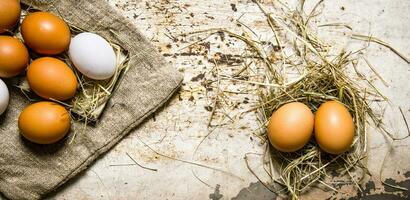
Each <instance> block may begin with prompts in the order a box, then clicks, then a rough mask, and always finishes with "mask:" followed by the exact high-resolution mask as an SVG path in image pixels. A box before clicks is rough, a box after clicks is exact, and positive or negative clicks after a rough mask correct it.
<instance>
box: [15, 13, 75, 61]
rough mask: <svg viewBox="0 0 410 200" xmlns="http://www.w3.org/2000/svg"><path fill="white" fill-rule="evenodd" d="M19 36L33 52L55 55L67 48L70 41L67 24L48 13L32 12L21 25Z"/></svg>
mask: <svg viewBox="0 0 410 200" xmlns="http://www.w3.org/2000/svg"><path fill="white" fill-rule="evenodd" d="M21 34H22V36H23V39H24V41H25V42H26V44H27V45H28V46H29V47H30V48H31V49H33V50H34V51H35V52H37V53H40V54H45V55H55V54H59V53H61V52H63V51H64V50H66V49H67V48H68V45H69V44H70V40H71V34H70V29H69V28H68V26H67V24H66V23H65V22H64V21H63V20H62V19H60V18H59V17H57V16H55V15H54V14H51V13H48V12H34V13H30V14H29V15H27V16H26V17H25V18H24V20H23V22H22V23H21Z"/></svg>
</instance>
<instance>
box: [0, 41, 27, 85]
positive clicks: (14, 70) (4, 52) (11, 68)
mask: <svg viewBox="0 0 410 200" xmlns="http://www.w3.org/2000/svg"><path fill="white" fill-rule="evenodd" d="M28 61H29V55H28V51H27V48H26V46H24V44H23V43H22V42H21V41H20V40H18V39H17V38H14V37H10V36H3V35H1V36H0V77H1V78H10V77H13V76H16V75H17V74H19V73H21V72H22V71H23V70H24V69H25V68H26V67H27V64H28Z"/></svg>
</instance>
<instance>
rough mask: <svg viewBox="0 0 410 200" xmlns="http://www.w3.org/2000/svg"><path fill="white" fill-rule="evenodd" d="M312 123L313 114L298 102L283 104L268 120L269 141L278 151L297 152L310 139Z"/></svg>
mask: <svg viewBox="0 0 410 200" xmlns="http://www.w3.org/2000/svg"><path fill="white" fill-rule="evenodd" d="M313 123H314V116H313V113H312V111H311V110H310V109H309V107H307V106H306V105H305V104H303V103H299V102H293V103H288V104H285V105H283V106H282V107H280V108H279V109H278V110H276V111H275V112H274V113H273V114H272V116H271V118H270V121H269V124H268V137H269V141H270V143H271V144H272V146H273V147H275V148H276V149H278V150H279V151H283V152H293V151H297V150H299V149H301V148H302V147H303V146H305V144H306V143H307V142H308V141H309V139H310V138H311V136H312V132H313V126H314V125H313Z"/></svg>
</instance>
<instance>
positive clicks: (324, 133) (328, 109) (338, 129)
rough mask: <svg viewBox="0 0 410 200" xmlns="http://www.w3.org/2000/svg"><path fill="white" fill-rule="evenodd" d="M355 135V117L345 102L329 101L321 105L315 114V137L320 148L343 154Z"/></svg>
mask: <svg viewBox="0 0 410 200" xmlns="http://www.w3.org/2000/svg"><path fill="white" fill-rule="evenodd" d="M353 137H354V123H353V118H352V116H351V115H350V113H349V110H347V108H346V107H345V106H344V105H343V104H341V103H339V102H337V101H328V102H326V103H324V104H322V105H320V107H319V109H318V110H317V112H316V115H315V138H316V142H317V143H318V144H319V146H320V148H322V149H323V150H324V151H326V152H328V153H331V154H341V153H344V152H345V151H347V150H348V149H349V148H350V146H351V145H352V143H353Z"/></svg>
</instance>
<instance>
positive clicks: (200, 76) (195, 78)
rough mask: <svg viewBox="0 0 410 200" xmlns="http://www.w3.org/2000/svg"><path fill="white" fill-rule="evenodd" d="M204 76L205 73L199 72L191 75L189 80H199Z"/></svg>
mask: <svg viewBox="0 0 410 200" xmlns="http://www.w3.org/2000/svg"><path fill="white" fill-rule="evenodd" d="M204 77H205V73H200V74H198V75H197V76H195V77H192V78H191V81H194V82H196V81H199V80H201V79H203V78H204Z"/></svg>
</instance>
